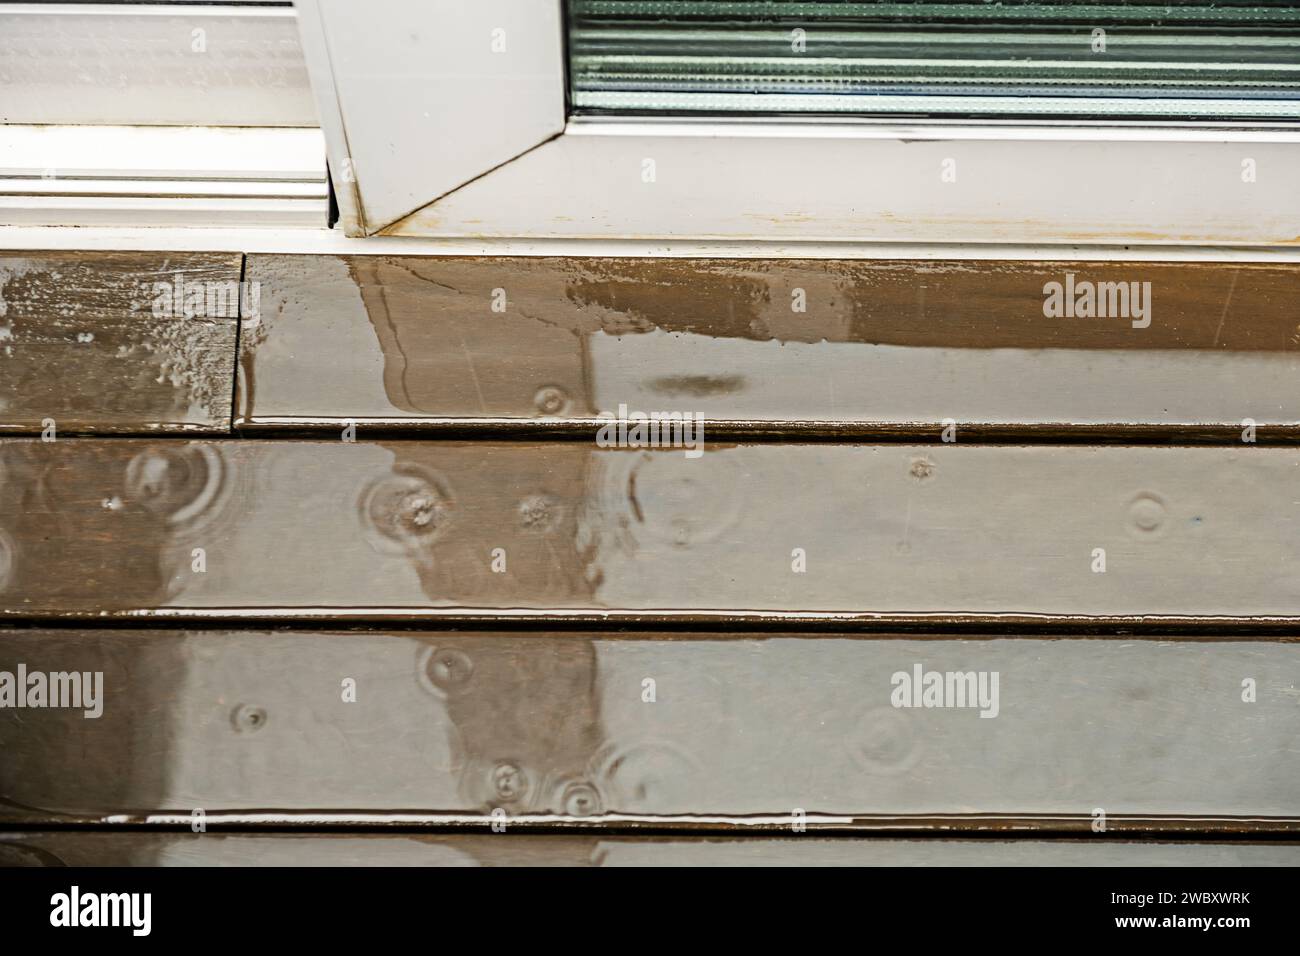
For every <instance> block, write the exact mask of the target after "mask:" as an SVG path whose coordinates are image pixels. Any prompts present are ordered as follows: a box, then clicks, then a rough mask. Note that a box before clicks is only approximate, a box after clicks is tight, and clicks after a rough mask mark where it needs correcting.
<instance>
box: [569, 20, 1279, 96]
mask: <svg viewBox="0 0 1300 956" xmlns="http://www.w3.org/2000/svg"><path fill="white" fill-rule="evenodd" d="M568 12H569V56H570V82H571V98H572V104H573V108H574V110H575V112H577V113H624V114H627V113H631V114H730V113H744V114H788V113H823V114H825V113H829V114H857V115H890V116H901V115H912V116H935V115H974V116H1006V117H1024V116H1044V115H1046V116H1053V115H1058V116H1073V117H1097V118H1105V117H1121V118H1123V117H1129V118H1143V117H1152V118H1161V119H1175V120H1176V119H1204V118H1222V119H1233V118H1238V119H1251V118H1253V119H1260V118H1265V119H1288V120H1290V119H1300V3H1297V0H1265V2H1252V3H1242V2H1234V0H1218V2H1205V0H1171V2H1168V3H1163V4H1153V3H1137V2H1133V3H1125V2H1118V3H1084V2H1058V3H1023V2H1015V0H1003V2H987V3H932V2H924V0H920V2H913V3H861V2H849V0H839V2H836V0H768V2H763V0H747V2H742V0H712V2H697V0H568Z"/></svg>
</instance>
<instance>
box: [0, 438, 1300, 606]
mask: <svg viewBox="0 0 1300 956" xmlns="http://www.w3.org/2000/svg"><path fill="white" fill-rule="evenodd" d="M705 438H706V442H705V450H704V451H703V454H702V455H701V456H700V457H699V458H694V459H692V458H689V457H687V456H686V454H685V453H684V452H683V451H682V450H673V449H657V450H654V451H632V450H620V449H598V448H594V447H592V446H590V445H585V444H577V443H540V444H539V443H526V442H520V443H509V442H507V443H493V442H477V443H456V442H435V441H393V442H365V441H357V442H344V441H264V440H247V441H202V440H196V441H163V442H151V441H148V440H143V439H120V440H113V441H104V440H96V439H71V440H59V441H56V442H50V443H45V442H41V441H39V440H35V439H21V440H12V441H8V442H6V443H4V444H3V445H2V446H0V464H2V467H0V483H2V487H0V614H3V615H4V616H5V617H7V618H10V619H28V620H40V619H42V618H51V617H58V616H59V615H63V614H74V613H81V614H83V615H90V616H92V617H95V618H96V619H101V620H106V619H108V618H109V617H111V616H112V615H113V614H114V613H116V612H121V613H123V614H131V613H134V612H137V611H138V612H142V613H144V614H145V615H148V614H150V613H156V614H160V615H161V614H163V613H171V614H179V613H184V612H186V611H194V612H201V613H208V614H210V615H213V616H217V617H220V616H223V615H233V616H240V615H244V616H248V615H253V616H256V615H258V614H261V615H264V616H265V617H267V618H271V617H275V618H277V619H279V618H284V619H288V620H292V619H293V618H294V617H295V616H317V617H319V616H322V615H323V616H326V617H329V616H332V615H339V616H343V617H348V616H349V615H355V616H358V617H360V618H369V619H375V618H376V617H379V618H382V617H383V615H384V614H387V613H390V612H391V613H393V614H395V615H399V616H400V615H403V614H405V615H417V616H418V615H419V614H430V615H432V614H442V615H448V614H452V615H454V614H466V615H482V616H486V617H488V618H489V619H490V618H491V617H493V616H494V615H497V616H512V615H513V616H523V617H525V618H529V617H530V616H531V617H532V618H533V619H541V618H543V617H544V616H545V615H548V614H550V615H554V614H559V615H561V616H562V615H563V614H565V613H575V614H577V615H578V617H579V618H581V617H582V615H584V614H599V615H607V614H613V615H618V614H627V615H631V616H633V617H636V616H637V615H648V616H650V617H654V616H655V615H661V614H666V615H669V616H672V615H681V616H684V617H686V618H690V617H691V616H692V615H697V616H709V615H723V616H729V617H730V619H735V620H739V619H742V618H744V617H745V616H746V615H754V614H757V615H760V616H761V615H763V614H772V615H777V616H780V615H782V614H784V615H796V616H799V615H804V616H811V617H815V616H817V615H821V614H824V615H832V616H833V615H836V614H840V615H865V616H870V615H883V616H885V617H889V616H891V615H892V616H901V617H903V618H906V617H908V616H915V617H917V618H918V619H924V620H927V621H930V622H940V623H941V622H942V621H944V620H945V619H951V618H954V617H957V618H963V619H974V620H979V619H981V618H990V619H992V618H996V619H1003V618H1007V619H1011V618H1017V617H1023V618H1025V619H1028V620H1035V619H1036V620H1040V621H1042V622H1047V623H1050V622H1051V621H1053V620H1062V621H1065V620H1069V621H1076V622H1077V621H1087V620H1091V619H1115V618H1123V617H1126V616H1127V617H1130V618H1142V617H1144V616H1151V615H1155V616H1164V617H1167V618H1174V619H1181V620H1193V619H1195V618H1197V617H1202V616H1208V617H1211V618H1215V619H1217V620H1219V621H1231V622H1242V623H1249V622H1251V621H1268V622H1271V623H1270V626H1278V625H1279V624H1280V623H1285V622H1286V621H1287V620H1291V619H1294V618H1296V617H1297V616H1300V588H1297V586H1296V576H1297V567H1298V564H1300V504H1298V503H1297V502H1298V501H1300V497H1298V496H1297V494H1296V492H1295V489H1296V488H1297V487H1300V451H1298V450H1294V449H1288V448H1263V447H1238V448H1158V447H1119V446H1115V447H1077V446H1071V447H1053V446H1017V447H986V446H971V445H960V444H958V445H935V446H926V447H912V446H905V445H874V446H873V445H819V444H804V445H793V444H791V445H710V444H708V442H707V435H706V436H705Z"/></svg>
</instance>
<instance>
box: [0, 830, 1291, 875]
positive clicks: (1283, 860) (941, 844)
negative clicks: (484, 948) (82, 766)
mask: <svg viewBox="0 0 1300 956" xmlns="http://www.w3.org/2000/svg"><path fill="white" fill-rule="evenodd" d="M1298 862H1300V844H1295V843H1271V844H1261V843H1157V842H1150V841H1142V842H1134V841H1124V842H1120V841H1108V840H1105V841H1103V840H1098V841H1084V840H1033V839H1023V840H1016V841H1010V840H991V839H979V840H943V839H933V838H932V839H925V840H894V839H886V838H871V839H857V840H854V839H845V838H843V837H837V838H835V839H825V838H821V839H819V838H817V837H815V836H809V835H806V834H805V835H803V836H801V837H786V838H771V837H768V838H764V837H746V838H742V839H727V838H719V837H693V838H683V837H616V836H604V837H597V836H589V837H588V836H583V837H575V836H560V835H549V834H548V835H531V834H512V835H511V836H510V837H509V838H508V839H502V837H501V836H500V835H499V834H490V835H487V834H473V835H471V834H453V835H447V834H439V835H401V836H393V835H388V834H338V833H325V834H290V833H266V834H249V833H239V834H232V833H221V832H216V831H210V832H208V833H202V834H195V833H122V832H108V833H105V832H86V831H43V832H42V831H35V832H9V833H4V832H0V866H889V867H894V866H925V867H930V866H1124V867H1132V866H1180V867H1181V866H1193V867H1240V866H1295V865H1297V863H1298Z"/></svg>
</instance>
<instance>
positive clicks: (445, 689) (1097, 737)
mask: <svg viewBox="0 0 1300 956" xmlns="http://www.w3.org/2000/svg"><path fill="white" fill-rule="evenodd" d="M20 664H21V665H24V666H25V668H26V671H27V673H29V674H30V673H33V672H41V673H50V672H71V671H81V672H86V671H94V670H102V671H103V674H104V677H103V684H102V688H103V689H102V693H101V694H100V695H99V697H98V698H97V700H98V702H99V704H100V705H102V716H100V717H98V718H87V717H85V716H83V709H84V707H83V708H75V707H65V708H62V709H51V708H44V709H41V708H37V709H31V708H28V709H23V710H18V709H12V708H5V709H0V752H3V753H4V754H5V760H4V762H3V764H2V765H0V788H2V793H3V804H2V805H0V814H2V815H3V817H4V818H7V819H8V820H10V821H22V822H25V823H28V824H41V823H42V822H55V821H60V820H62V821H64V822H68V821H69V820H83V821H100V822H105V823H112V822H115V819H116V822H124V821H125V820H126V819H130V820H140V821H145V820H151V821H153V822H155V823H170V824H171V825H174V826H188V825H189V824H190V823H191V822H192V821H193V820H194V819H196V817H195V816H194V811H195V810H199V809H201V810H202V811H203V812H204V814H205V817H204V820H205V822H206V823H208V824H209V825H211V826H214V827H217V828H218V829H219V828H220V827H221V826H222V825H226V826H236V827H238V826H241V825H242V826H245V827H246V826H249V825H254V826H255V825H258V824H259V823H262V824H265V823H282V824H283V823H290V824H292V823H294V822H298V823H299V824H300V825H309V824H314V825H333V826H338V825H356V824H358V823H360V824H369V825H372V826H374V825H383V824H385V823H389V824H405V825H408V826H419V825H423V824H435V825H436V824H443V825H446V824H460V825H464V826H467V827H474V826H479V827H487V826H489V825H490V824H491V822H492V821H493V819H500V820H505V821H506V822H507V825H508V826H511V827H524V828H526V827H529V826H532V827H545V826H548V825H554V824H566V825H591V824H598V825H613V826H635V825H638V824H640V825H659V826H666V827H670V828H671V827H674V826H678V827H682V828H685V829H688V830H689V829H691V828H692V827H705V828H713V829H724V830H725V829H727V828H728V827H735V828H740V829H747V830H758V831H769V832H772V833H781V832H783V831H784V832H790V831H791V829H792V827H793V826H794V825H795V823H796V822H799V823H806V825H807V827H808V828H809V830H816V829H818V828H823V827H832V828H837V827H838V828H844V827H849V828H860V829H864V830H866V829H885V830H891V829H892V830H899V829H903V830H907V829H914V830H925V829H935V828H952V827H957V828H962V827H968V828H971V829H977V830H993V831H1002V830H1010V831H1012V832H1019V831H1023V830H1026V829H1027V830H1029V831H1033V830H1035V829H1041V830H1044V831H1047V832H1052V833H1060V832H1077V833H1080V834H1084V835H1087V834H1090V833H1092V832H1093V829H1094V823H1095V822H1096V821H1097V820H1098V819H1099V818H1098V816H1097V814H1098V813H1099V812H1101V811H1104V814H1105V820H1104V823H1105V826H1106V830H1105V832H1106V833H1110V834H1120V835H1123V834H1126V833H1129V834H1131V833H1160V832H1168V831H1171V830H1172V831H1183V832H1201V833H1213V832H1221V831H1224V830H1227V831H1229V832H1243V831H1244V832H1256V831H1264V832H1290V831H1291V830H1295V829H1296V828H1297V827H1300V766H1298V765H1297V763H1296V761H1295V760H1294V759H1293V756H1294V755H1293V751H1294V742H1295V739H1296V736H1297V733H1300V710H1298V709H1297V708H1296V687H1297V681H1298V680H1300V656H1297V655H1296V653H1295V648H1294V647H1293V646H1292V645H1290V644H1289V643H1286V642H1265V641H1247V640H1242V641H1211V642H1206V641H1195V640H1180V639H1171V640H1168V641H1164V642H1160V643H1157V642H1153V641H1132V640H1128V639H1121V638H1113V639H1095V640H1050V639H1037V638H1024V639H1006V638H970V639H915V638H908V637H905V636H901V635H884V636H879V637H872V638H865V637H856V638H855V637H820V638H819V637H815V636H810V635H807V634H802V635H801V634H780V635H770V636H760V635H752V634H750V635H745V634H730V635H724V634H716V633H714V634H709V633H703V634H691V635H686V636H685V637H684V638H683V636H682V635H665V636H659V635H649V634H647V635H641V636H637V635H628V634H623V635H603V634H578V633H546V632H540V633H539V632H533V633H525V634H520V633H484V632H446V633H410V632H406V633H383V632H334V633H328V632H323V633H286V632H278V633H275V632H266V633H256V632H251V633H250V632H210V633H204V632H197V633H182V632H176V631H116V630H96V631H83V632H77V631H63V630H10V631H5V632H0V671H7V672H9V673H12V674H16V673H17V672H18V667H19V665H20ZM918 670H919V671H920V673H921V674H922V675H925V674H929V673H939V674H947V673H961V674H965V673H971V674H974V675H975V676H976V684H977V685H978V693H976V692H972V696H971V697H969V698H967V699H965V700H964V701H963V700H962V699H961V698H959V697H956V696H955V695H953V694H949V693H948V692H947V691H945V692H944V693H945V694H946V695H947V696H944V697H943V698H941V699H940V698H934V699H933V700H932V701H931V702H935V701H939V702H942V703H944V705H945V706H926V701H927V700H929V699H928V698H924V697H922V698H921V702H922V705H921V706H900V703H904V704H905V703H907V698H906V697H903V698H899V697H898V688H899V687H900V686H902V685H901V683H900V681H899V679H898V677H897V675H898V674H900V673H901V674H906V675H913V674H915V673H916V672H917V671H918ZM980 674H984V675H985V677H984V678H980V677H979V676H978V675H980ZM993 674H996V675H997V678H996V683H994V678H993V677H992V675H993ZM927 680H928V678H923V683H924V682H925V681H927ZM981 681H982V682H981ZM918 692H919V688H918ZM81 703H82V704H83V705H84V704H85V701H82V702H81ZM912 703H913V704H915V703H916V700H915V699H913V700H912ZM92 709H93V708H92ZM981 715H986V716H981ZM258 811H264V812H261V813H259V812H258ZM494 813H495V814H496V816H495V817H494ZM119 814H124V815H126V816H125V818H117V817H116V816H115V815H119ZM313 814H316V815H315V816H313ZM393 814H395V815H396V816H393ZM503 852H512V851H503Z"/></svg>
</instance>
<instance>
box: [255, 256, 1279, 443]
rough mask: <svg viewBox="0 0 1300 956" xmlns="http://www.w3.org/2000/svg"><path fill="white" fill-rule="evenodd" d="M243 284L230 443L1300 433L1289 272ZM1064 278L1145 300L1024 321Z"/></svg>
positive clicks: (875, 268)
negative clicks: (346, 424) (669, 431)
mask: <svg viewBox="0 0 1300 956" xmlns="http://www.w3.org/2000/svg"><path fill="white" fill-rule="evenodd" d="M248 270H249V276H250V278H252V279H254V280H256V281H258V282H260V283H261V285H262V288H263V291H264V293H265V296H266V305H265V307H264V309H263V312H264V321H263V322H262V323H261V324H260V326H259V327H258V328H257V330H256V331H255V332H254V333H253V334H248V335H246V336H245V337H244V339H243V347H242V360H241V385H242V388H241V392H242V397H241V402H240V407H239V411H238V420H239V421H240V422H241V423H242V424H243V425H245V426H259V425H266V426H293V425H297V426H303V425H308V426H310V425H313V424H315V425H321V426H326V425H337V424H338V423H340V422H342V421H344V420H351V421H360V422H365V421H378V422H384V423H390V424H401V425H405V426H411V425H413V424H419V423H424V424H425V425H429V426H435V425H438V424H439V423H442V424H447V423H452V424H454V423H457V422H460V423H473V422H480V421H483V420H490V421H498V420H501V419H505V420H513V421H518V422H534V423H536V422H537V420H538V419H545V420H546V421H547V424H548V425H554V424H556V422H557V421H559V422H564V421H568V422H573V423H580V422H584V421H589V420H590V419H591V418H592V416H594V415H596V414H597V413H599V412H602V411H611V412H612V411H616V410H617V408H618V406H619V405H620V404H625V405H627V407H628V408H629V409H633V410H642V411H654V410H669V411H672V410H677V411H691V412H698V413H700V414H702V415H704V416H705V417H706V418H707V419H709V420H711V421H718V422H735V423H747V422H752V423H763V422H766V423H788V424H791V425H795V424H800V423H827V424H831V425H836V424H838V425H845V424H857V425H860V426H865V427H869V426H872V425H879V426H886V425H894V426H899V425H910V426H917V427H922V426H923V427H925V428H931V427H933V428H934V429H936V430H937V429H938V427H939V425H940V423H941V422H943V421H944V420H946V419H952V420H953V421H955V422H956V423H958V425H959V426H962V425H970V426H986V427H987V426H1004V427H1017V426H1062V427H1068V426H1070V425H1077V426H1078V425H1081V426H1101V425H1110V426H1134V427H1140V426H1178V425H1182V426H1195V425H1201V426H1213V425H1218V426H1223V427H1224V428H1226V427H1228V426H1232V427H1233V428H1235V429H1240V428H1241V427H1242V422H1243V420H1244V419H1251V420H1253V421H1255V422H1257V423H1259V424H1274V425H1294V424H1295V423H1296V422H1297V421H1300V399H1297V398H1296V395H1295V389H1294V383H1295V380H1296V377H1297V373H1300V354H1298V353H1300V319H1297V316H1296V313H1295V309H1294V302H1295V300H1296V294H1297V292H1298V291H1300V267H1297V266H1295V265H1289V264H1278V265H1260V264H1231V265H1229V264H1215V263H1150V262H1110V263H1091V262H996V261H928V262H927V261H913V262H898V261H846V260H794V259H782V260H707V259H705V260H700V259H639V260H638V259H582V258H511V259H504V258H497V259H456V258H427V257H426V258H415V257H407V258H394V257H368V256H367V257H334V256H273V255H253V256H250V257H249V260H248ZM1067 275H1069V276H1072V277H1073V280H1067ZM1067 281H1074V282H1076V283H1077V285H1078V288H1079V289H1083V288H1084V284H1085V283H1091V284H1093V285H1094V286H1095V285H1096V284H1099V283H1122V284H1123V285H1124V287H1125V290H1126V294H1127V291H1128V290H1129V289H1130V288H1131V287H1130V283H1137V284H1138V287H1139V290H1140V291H1141V290H1144V289H1145V287H1144V286H1143V285H1142V284H1143V283H1149V284H1150V288H1149V290H1147V292H1146V297H1145V298H1143V299H1142V302H1143V309H1144V310H1145V312H1146V317H1145V318H1139V317H1138V316H1137V315H1136V312H1137V311H1138V310H1137V309H1136V308H1135V307H1136V304H1137V300H1134V301H1133V302H1131V303H1130V304H1129V306H1130V307H1129V311H1130V312H1133V313H1135V314H1133V315H1131V316H1130V315H1118V316H1117V315H1114V314H1112V315H1111V316H1110V317H1107V318H1086V317H1075V316H1074V315H1070V316H1068V317H1067V316H1060V317H1049V316H1047V315H1045V314H1044V303H1045V298H1046V297H1045V294H1044V290H1045V288H1046V287H1047V286H1048V284H1049V283H1052V282H1057V283H1061V284H1062V285H1064V284H1065V283H1066V282H1067ZM1094 291H1095V290H1094ZM1078 294H1079V295H1082V294H1083V293H1082V292H1080V293H1078ZM1115 294H1116V295H1118V294H1119V293H1118V292H1117V293H1115ZM1103 298H1106V299H1107V301H1108V302H1109V296H1108V295H1103ZM1076 299H1077V296H1076ZM1147 306H1149V309H1147ZM1109 309H1110V306H1108V310H1109ZM1148 318H1149V320H1150V321H1149V324H1147V325H1146V327H1136V328H1135V327H1134V324H1135V323H1137V324H1138V325H1142V324H1143V323H1144V322H1146V319H1148Z"/></svg>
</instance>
